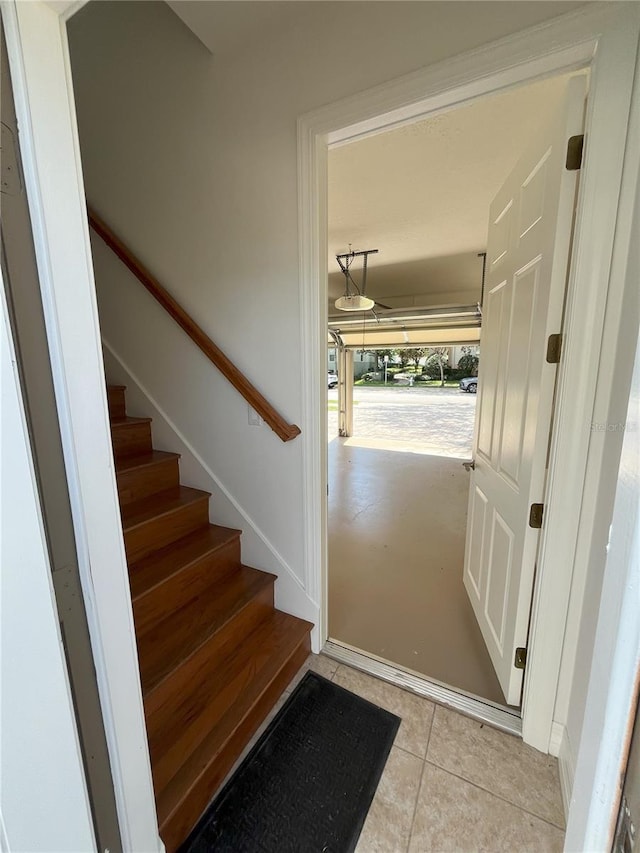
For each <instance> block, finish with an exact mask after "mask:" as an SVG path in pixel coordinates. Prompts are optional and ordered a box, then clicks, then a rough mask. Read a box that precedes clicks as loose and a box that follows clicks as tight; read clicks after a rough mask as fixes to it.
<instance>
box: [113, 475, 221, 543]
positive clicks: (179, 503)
mask: <svg viewBox="0 0 640 853" xmlns="http://www.w3.org/2000/svg"><path fill="white" fill-rule="evenodd" d="M210 497H211V493H210V492H203V491H202V490H201V489H192V488H190V487H189V486H177V487H176V488H173V489H167V490H166V491H164V492H158V493H157V494H155V495H151V496H150V497H148V498H143V499H142V500H140V501H136V502H135V503H131V504H129V505H128V506H125V507H122V513H121V514H122V528H123V530H124V532H125V534H126V533H127V532H128V531H130V530H133V529H134V528H135V527H138V525H140V524H145V523H146V522H148V521H151V520H152V519H155V518H158V517H159V516H162V515H167V514H169V513H171V512H174V511H175V510H176V509H180V508H181V507H185V506H188V505H189V504H192V503H195V502H196V501H201V500H204V499H207V500H208V499H209V498H210Z"/></svg>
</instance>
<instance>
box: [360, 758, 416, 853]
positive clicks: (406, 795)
mask: <svg viewBox="0 0 640 853" xmlns="http://www.w3.org/2000/svg"><path fill="white" fill-rule="evenodd" d="M423 767H424V762H423V761H422V759H420V758H418V757H417V756H415V755H411V753H409V752H405V751H404V750H402V749H397V748H396V747H394V748H393V749H392V750H391V752H390V753H389V758H388V759H387V763H386V766H385V768H384V772H383V774H382V777H381V778H380V783H379V784H378V790H377V791H376V795H375V797H374V798H373V802H372V803H371V808H370V809H369V814H368V815H367V820H366V821H365V824H364V827H363V828H362V834H361V835H360V840H359V841H358V846H357V847H356V853H406V850H407V846H408V844H409V836H410V834H411V824H412V822H413V813H414V809H415V803H416V798H417V796H418V788H419V787H420V777H421V776H422V768H423Z"/></svg>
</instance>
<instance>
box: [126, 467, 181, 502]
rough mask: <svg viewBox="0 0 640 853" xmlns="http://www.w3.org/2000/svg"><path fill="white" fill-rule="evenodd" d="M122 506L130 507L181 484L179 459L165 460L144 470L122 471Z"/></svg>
mask: <svg viewBox="0 0 640 853" xmlns="http://www.w3.org/2000/svg"><path fill="white" fill-rule="evenodd" d="M117 480H118V496H119V498H120V506H128V504H131V503H133V502H134V501H139V500H141V499H142V498H146V497H148V496H149V495H153V494H155V493H156V492H162V491H164V490H165V489H170V488H172V487H173V486H178V485H179V484H180V471H179V468H178V460H177V459H164V460H162V462H154V463H153V464H152V465H145V466H144V467H143V468H135V469H133V470H132V471H122V472H120V473H119V474H117Z"/></svg>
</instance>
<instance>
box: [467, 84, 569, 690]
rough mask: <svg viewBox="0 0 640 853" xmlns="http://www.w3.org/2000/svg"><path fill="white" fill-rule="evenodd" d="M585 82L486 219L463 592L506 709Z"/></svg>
mask: <svg viewBox="0 0 640 853" xmlns="http://www.w3.org/2000/svg"><path fill="white" fill-rule="evenodd" d="M585 93H586V83H585V78H584V77H583V76H578V77H574V78H572V79H571V80H569V81H568V83H567V89H566V93H565V101H564V104H563V107H562V109H561V110H560V111H559V112H558V114H557V115H556V116H555V118H554V119H553V121H552V122H551V123H550V124H549V125H548V126H547V127H546V128H542V129H541V131H540V133H539V135H538V137H537V139H535V140H532V142H531V146H530V148H529V150H528V151H527V152H525V154H524V155H523V157H522V158H521V159H520V161H519V162H518V164H517V165H516V167H515V168H514V170H513V171H512V173H511V174H510V175H509V177H508V178H507V180H506V181H505V183H504V185H503V187H502V189H501V190H500V191H499V193H498V194H497V196H496V198H495V200H494V202H493V204H492V205H491V208H490V213H489V235H488V244H487V257H488V259H489V263H488V270H487V286H486V298H485V304H484V306H483V327H482V358H481V361H480V376H479V382H478V395H479V397H478V416H477V422H476V442H475V443H476V453H475V457H476V466H475V471H473V472H472V474H471V478H472V479H471V484H470V486H471V487H470V497H469V514H468V518H469V524H468V526H467V542H466V552H465V567H464V583H465V587H466V589H467V593H468V595H469V599H470V601H471V604H472V606H473V609H474V613H475V615H476V619H477V621H478V624H479V626H480V629H481V631H482V635H483V637H484V640H485V643H486V645H487V648H488V650H489V654H490V656H491V660H492V662H493V665H494V667H495V670H496V674H497V676H498V680H499V681H500V685H501V687H502V689H503V691H504V694H505V699H506V701H507V702H508V704H511V705H515V704H518V703H519V701H520V693H521V688H522V670H521V669H516V668H515V667H514V658H515V650H516V648H517V647H519V646H523V647H524V646H526V641H527V630H528V622H529V611H530V607H531V595H532V589H533V577H534V570H535V557H536V551H537V546H538V538H539V531H537V530H532V529H531V528H530V527H529V526H528V519H529V508H530V505H531V504H532V503H536V502H542V500H543V496H544V486H545V460H546V449H547V443H548V438H549V430H550V428H551V411H552V400H553V388H554V382H555V370H556V367H555V365H550V364H547V363H546V361H545V352H546V340H547V337H548V335H549V334H552V333H555V332H559V331H560V329H561V324H562V307H563V301H564V288H565V282H566V273H567V264H568V257H569V246H570V238H571V223H572V213H573V207H574V202H575V192H576V172H568V171H567V170H566V168H565V153H566V142H567V139H568V138H569V137H570V136H573V135H575V134H578V133H580V132H581V130H582V126H583V113H584V100H585Z"/></svg>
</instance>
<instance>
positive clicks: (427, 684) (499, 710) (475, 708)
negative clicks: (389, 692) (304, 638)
mask: <svg viewBox="0 0 640 853" xmlns="http://www.w3.org/2000/svg"><path fill="white" fill-rule="evenodd" d="M322 654H323V655H326V656H327V657H330V658H333V660H336V661H338V662H339V663H343V664H346V666H350V667H353V669H359V670H361V671H362V672H366V673H367V674H368V675H373V676H374V677H375V678H380V679H381V680H382V681H388V682H389V684H394V685H395V686H396V687H401V688H402V689H403V690H410V691H411V693H416V694H417V695H418V696H422V697H424V698H425V699H430V700H431V701H432V702H437V703H438V704H439V705H444V706H445V707H447V708H452V709H453V710H454V711H459V712H460V713H461V714H465V715H466V716H467V717H472V718H473V719H474V720H479V721H480V722H481V723H486V724H487V725H489V726H493V727H494V728H496V729H500V730H501V731H503V732H507V733H508V734H510V735H516V736H517V737H519V736H521V735H522V720H521V719H520V714H519V713H518V712H517V711H511V710H509V709H508V708H506V707H503V706H501V705H497V704H496V703H495V702H489V701H488V700H486V699H481V698H479V697H478V696H473V695H472V694H471V693H465V692H464V691H461V690H454V689H452V688H451V687H448V686H447V685H446V684H442V683H441V682H440V681H435V680H434V679H432V678H425V677H424V676H423V675H421V674H420V673H419V672H412V671H411V670H407V669H402V668H400V667H397V666H395V665H394V664H391V663H388V662H387V661H384V660H382V659H381V658H378V657H375V655H370V654H365V653H364V652H361V651H359V650H358V649H355V648H353V647H352V646H348V645H347V644H346V643H339V642H337V641H336V640H327V642H326V643H325V644H324V647H323V648H322Z"/></svg>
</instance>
